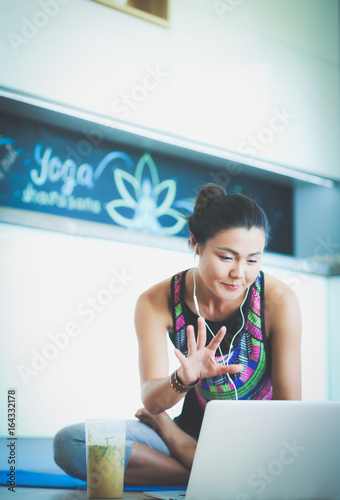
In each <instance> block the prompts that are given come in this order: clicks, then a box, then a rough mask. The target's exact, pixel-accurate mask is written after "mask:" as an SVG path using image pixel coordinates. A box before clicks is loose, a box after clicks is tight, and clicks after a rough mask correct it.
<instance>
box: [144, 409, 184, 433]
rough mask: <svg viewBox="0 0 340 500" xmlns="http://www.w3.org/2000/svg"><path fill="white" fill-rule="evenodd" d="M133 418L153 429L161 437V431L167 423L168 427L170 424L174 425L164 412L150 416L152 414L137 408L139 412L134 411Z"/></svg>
mask: <svg viewBox="0 0 340 500" xmlns="http://www.w3.org/2000/svg"><path fill="white" fill-rule="evenodd" d="M135 417H137V418H138V419H139V420H140V421H141V422H142V423H143V424H146V425H148V426H149V427H151V428H152V429H154V430H155V431H156V432H157V433H158V434H160V435H162V430H163V429H164V427H165V426H166V425H167V424H169V421H170V425H171V422H172V423H174V422H173V420H171V418H170V417H169V415H168V414H167V413H165V411H164V412H162V413H159V414H158V415H152V413H150V412H149V411H148V410H146V409H145V408H139V410H137V411H136V414H135ZM175 425H176V424H175Z"/></svg>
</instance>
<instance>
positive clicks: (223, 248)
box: [217, 247, 262, 257]
mask: <svg viewBox="0 0 340 500" xmlns="http://www.w3.org/2000/svg"><path fill="white" fill-rule="evenodd" d="M217 250H223V251H225V252H230V253H233V254H234V255H239V254H238V253H237V252H235V250H232V249H231V248H228V247H217ZM261 254H262V252H261V251H259V252H254V253H250V254H249V255H248V257H252V256H253V255H261Z"/></svg>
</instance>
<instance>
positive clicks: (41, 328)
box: [0, 224, 328, 436]
mask: <svg viewBox="0 0 340 500" xmlns="http://www.w3.org/2000/svg"><path fill="white" fill-rule="evenodd" d="M191 266H192V255H191V253H189V252H188V253H185V252H176V251H168V250H164V249H160V248H151V247H143V246H135V245H131V244H125V243H124V244H123V243H118V242H113V241H108V240H100V239H94V238H84V237H76V236H67V235H64V234H61V233H57V232H49V231H43V230H38V229H31V228H26V227H20V226H14V225H10V224H0V275H1V287H0V318H1V353H2V361H1V364H0V397H1V401H2V402H3V403H2V404H4V402H5V401H6V397H7V396H6V394H7V390H8V389H9V388H15V389H16V390H17V432H18V434H19V435H22V436H23V435H27V436H32V435H42V436H44V435H45V436H51V435H53V434H54V433H55V432H57V430H58V429H59V428H61V427H63V426H64V425H68V424H71V423H75V422H78V421H83V420H84V419H85V418H91V417H93V418H94V417H97V418H103V417H116V416H117V417H118V416H122V417H126V418H133V416H134V413H135V411H136V409H137V408H138V407H139V406H140V405H141V402H140V387H139V374H138V359H137V341H136V338H135V331H134V323H133V314H134V307H135V302H136V300H137V297H138V295H139V294H140V293H141V292H142V291H143V290H145V289H146V288H148V287H149V286H151V285H153V284H154V283H155V282H157V281H159V280H162V279H165V278H167V277H169V276H171V275H173V274H174V273H176V272H177V271H180V270H182V269H185V268H188V267H191ZM264 270H265V272H268V273H271V274H273V275H275V276H277V277H278V278H281V279H283V280H284V281H286V282H287V284H289V285H290V286H292V288H293V289H294V290H295V291H296V293H297V294H298V297H299V299H300V302H301V308H302V313H303V322H304V330H303V397H304V399H315V400H320V399H321V400H322V399H326V397H327V370H328V364H327V352H326V348H327V342H326V318H327V315H328V310H327V307H326V302H325V301H326V299H325V297H326V286H327V280H326V279H325V278H322V277H317V276H309V275H307V274H303V273H295V272H292V271H289V270H282V269H278V268H273V267H268V266H264ZM113 273H116V274H115V275H114V274H113ZM115 276H116V277H117V276H118V279H114V278H115ZM119 277H120V278H119ZM110 289H111V292H110V291H108V290H110ZM315 297H317V303H315ZM93 300H94V301H95V302H93ZM90 301H91V302H90ZM99 309H101V310H99ZM311 310H312V311H313V314H311ZM75 334H77V335H76V336H75ZM51 335H52V336H51ZM72 335H73V336H72ZM169 346H170V344H169ZM37 353H38V354H37ZM169 355H170V370H173V369H175V368H176V367H177V366H178V362H177V360H176V359H175V356H174V354H173V348H172V347H170V349H169ZM316 360H317V370H316V368H315V362H316ZM24 367H25V368H24ZM30 370H31V371H30ZM178 412H179V409H178V407H177V408H175V409H173V410H172V411H171V412H170V414H171V415H176V414H177V413H178ZM1 434H6V429H4V428H0V435H1Z"/></svg>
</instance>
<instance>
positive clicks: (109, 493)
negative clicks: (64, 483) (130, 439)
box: [85, 419, 126, 499]
mask: <svg viewBox="0 0 340 500" xmlns="http://www.w3.org/2000/svg"><path fill="white" fill-rule="evenodd" d="M125 429H126V421H125V420H120V419H96V420H94V419H91V420H85V436H86V465H87V494H88V497H89V498H91V499H102V498H103V499H104V498H105V499H106V498H123V486H124V465H125Z"/></svg>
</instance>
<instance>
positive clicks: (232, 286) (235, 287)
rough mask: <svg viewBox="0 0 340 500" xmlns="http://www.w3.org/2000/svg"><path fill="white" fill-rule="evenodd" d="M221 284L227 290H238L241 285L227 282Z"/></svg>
mask: <svg viewBox="0 0 340 500" xmlns="http://www.w3.org/2000/svg"><path fill="white" fill-rule="evenodd" d="M223 286H225V288H227V289H228V290H232V291H235V290H238V289H239V288H240V286H241V285H231V284H229V283H223Z"/></svg>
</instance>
